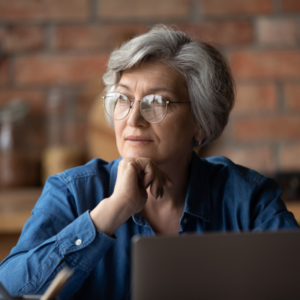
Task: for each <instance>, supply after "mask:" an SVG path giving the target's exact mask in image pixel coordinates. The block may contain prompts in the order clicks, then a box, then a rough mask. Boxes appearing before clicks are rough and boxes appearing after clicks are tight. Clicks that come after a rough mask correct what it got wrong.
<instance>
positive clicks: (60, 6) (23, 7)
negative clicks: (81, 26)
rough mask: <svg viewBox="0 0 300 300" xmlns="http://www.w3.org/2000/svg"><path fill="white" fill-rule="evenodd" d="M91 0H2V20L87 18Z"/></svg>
mask: <svg viewBox="0 0 300 300" xmlns="http://www.w3.org/2000/svg"><path fill="white" fill-rule="evenodd" d="M89 3H90V1H89V0H64V1H61V0H51V1H49V0H39V1H36V0H26V1H24V0H13V1H11V0H2V1H0V19H1V21H2V22H3V21H13V22H14V21H16V22H21V21H52V20H55V21H69V20H85V19H87V17H88V15H89Z"/></svg>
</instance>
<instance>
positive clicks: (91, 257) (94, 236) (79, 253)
mask: <svg viewBox="0 0 300 300" xmlns="http://www.w3.org/2000/svg"><path fill="white" fill-rule="evenodd" d="M115 241H116V240H115V239H114V238H113V237H110V236H108V235H106V234H105V233H103V232H101V231H99V230H96V228H95V226H94V224H93V221H92V220H91V217H90V214H89V211H86V212H85V213H84V214H82V215H81V216H79V217H78V218H77V219H76V220H75V221H74V222H72V223H71V224H69V225H68V226H67V227H65V228H64V229H63V230H62V231H61V232H60V233H59V234H58V235H57V242H58V245H59V249H60V252H61V253H62V255H64V256H67V257H66V258H68V261H69V262H72V264H75V265H76V266H77V267H78V266H81V267H82V268H83V269H84V270H85V271H88V272H90V271H91V270H92V269H93V268H94V267H95V265H96V264H97V263H98V261H99V260H100V259H101V258H102V257H103V256H104V254H105V253H106V252H107V250H108V249H109V248H110V247H111V246H112V245H113V244H114V243H115Z"/></svg>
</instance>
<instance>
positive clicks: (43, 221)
mask: <svg viewBox="0 0 300 300" xmlns="http://www.w3.org/2000/svg"><path fill="white" fill-rule="evenodd" d="M78 239H80V240H81V241H82V243H81V244H80V245H78V244H79V243H78V242H77V244H76V241H77V240H78ZM113 243H114V239H113V238H111V237H109V236H107V235H105V234H104V233H102V232H100V231H98V230H96V229H95V227H94V225H93V222H92V220H91V218H90V216H89V212H88V211H87V212H85V213H84V214H82V215H80V216H77V214H76V207H75V201H74V197H73V195H72V193H71V192H70V190H69V189H68V187H67V186H66V184H65V183H64V182H63V181H62V180H61V179H60V178H59V177H58V176H51V177H50V178H49V180H48V181H47V183H46V185H45V188H44V190H43V193H42V195H41V197H40V199H39V201H38V202H37V204H36V206H35V208H34V210H33V212H32V216H31V217H30V219H29V220H28V221H27V223H26V224H25V226H24V228H23V232H22V235H21V237H20V239H19V242H18V244H17V246H16V247H14V248H13V250H12V251H11V254H10V255H9V256H8V257H7V258H6V259H5V260H4V261H3V262H2V263H1V265H0V281H1V282H2V283H3V285H4V286H5V287H6V288H7V289H8V291H9V292H10V293H11V294H13V295H22V294H28V293H31V294H42V293H43V292H44V291H45V290H46V288H47V287H48V286H49V284H50V283H51V281H52V279H53V278H54V277H55V275H56V274H57V273H58V272H59V270H60V269H61V268H63V267H64V266H65V265H68V266H70V267H71V268H72V269H73V270H74V271H75V272H74V275H73V276H72V279H71V280H70V283H69V284H68V286H67V288H66V289H65V290H64V291H65V292H66V294H68V295H69V296H71V295H72V294H74V293H75V292H76V291H77V290H78V289H79V288H80V286H81V285H82V283H83V281H84V280H85V278H86V277H87V276H88V275H89V273H90V272H91V270H93V268H94V267H95V265H96V264H97V263H98V261H99V260H100V259H101V257H103V255H104V254H105V253H106V251H107V250H108V249H109V248H110V246H111V245H112V244H113Z"/></svg>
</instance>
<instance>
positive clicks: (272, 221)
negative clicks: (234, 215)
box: [253, 177, 299, 231]
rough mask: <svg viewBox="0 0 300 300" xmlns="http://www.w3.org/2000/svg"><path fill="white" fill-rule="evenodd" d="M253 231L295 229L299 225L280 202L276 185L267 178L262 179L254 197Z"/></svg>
mask: <svg viewBox="0 0 300 300" xmlns="http://www.w3.org/2000/svg"><path fill="white" fill-rule="evenodd" d="M254 203H255V205H256V207H255V210H254V216H253V217H254V219H253V231H263V230H279V229H281V230H282V229H283V230H289V229H297V228H299V225H298V224H297V221H296V220H295V217H294V215H293V214H292V213H291V212H289V211H288V210H287V209H286V206H285V204H284V202H283V201H282V200H281V189H280V187H279V186H278V184H277V183H276V182H275V181H274V180H272V179H270V178H267V177H262V178H261V180H260V182H259V184H258V185H257V189H256V193H255V195H254V202H253V204H254Z"/></svg>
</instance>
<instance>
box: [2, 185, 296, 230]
mask: <svg viewBox="0 0 300 300" xmlns="http://www.w3.org/2000/svg"><path fill="white" fill-rule="evenodd" d="M41 192H42V189H40V188H31V189H17V190H7V191H0V234H20V233H21V231H22V228H23V226H24V224H25V222H26V221H27V220H28V219H29V217H30V216H31V211H32V209H33V207H34V205H35V203H36V202H37V200H38V198H39V197H40V195H41ZM286 206H287V209H288V210H289V211H291V212H292V213H293V214H294V216H295V218H296V220H297V222H298V223H299V224H300V202H286Z"/></svg>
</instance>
